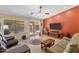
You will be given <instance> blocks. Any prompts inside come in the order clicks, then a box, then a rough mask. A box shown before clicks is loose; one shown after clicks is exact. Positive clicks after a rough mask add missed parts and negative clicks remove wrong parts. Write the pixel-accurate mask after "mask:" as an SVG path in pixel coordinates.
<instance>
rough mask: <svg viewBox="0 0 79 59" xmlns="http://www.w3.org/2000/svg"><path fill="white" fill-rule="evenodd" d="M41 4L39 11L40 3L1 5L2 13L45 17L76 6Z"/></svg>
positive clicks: (0, 11)
mask: <svg viewBox="0 0 79 59" xmlns="http://www.w3.org/2000/svg"><path fill="white" fill-rule="evenodd" d="M41 6H42V8H41V12H39V11H40V5H0V13H4V14H8V15H15V16H23V17H34V18H37V19H44V18H48V17H51V16H54V15H56V14H58V13H60V12H63V11H65V10H68V9H70V8H72V7H74V6H73V5H41ZM45 13H48V14H45Z"/></svg>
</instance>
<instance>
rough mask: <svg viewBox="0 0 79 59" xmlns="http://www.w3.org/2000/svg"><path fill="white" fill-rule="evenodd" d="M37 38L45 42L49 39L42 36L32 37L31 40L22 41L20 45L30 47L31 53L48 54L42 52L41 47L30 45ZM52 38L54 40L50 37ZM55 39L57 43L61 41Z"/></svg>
mask: <svg viewBox="0 0 79 59" xmlns="http://www.w3.org/2000/svg"><path fill="white" fill-rule="evenodd" d="M35 38H36V39H40V40H41V41H43V40H45V39H47V38H49V37H48V36H45V35H42V36H39V35H35V36H32V37H30V38H29V39H26V40H22V41H20V43H24V44H26V45H28V46H29V47H30V49H31V53H46V52H45V51H43V50H41V45H32V44H31V43H30V40H32V39H35ZM50 38H52V37H50ZM53 39H55V42H58V41H59V40H60V39H57V38H53Z"/></svg>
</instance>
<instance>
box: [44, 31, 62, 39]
mask: <svg viewBox="0 0 79 59" xmlns="http://www.w3.org/2000/svg"><path fill="white" fill-rule="evenodd" d="M43 34H45V35H48V36H51V37H56V38H62V37H63V34H62V33H59V32H58V31H51V32H46V33H45V32H43Z"/></svg>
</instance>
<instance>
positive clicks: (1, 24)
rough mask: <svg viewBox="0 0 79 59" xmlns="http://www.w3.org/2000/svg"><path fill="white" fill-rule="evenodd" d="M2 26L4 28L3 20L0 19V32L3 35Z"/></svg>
mask: <svg viewBox="0 0 79 59" xmlns="http://www.w3.org/2000/svg"><path fill="white" fill-rule="evenodd" d="M3 26H4V18H3V17H0V32H1V33H2V34H4V30H3Z"/></svg>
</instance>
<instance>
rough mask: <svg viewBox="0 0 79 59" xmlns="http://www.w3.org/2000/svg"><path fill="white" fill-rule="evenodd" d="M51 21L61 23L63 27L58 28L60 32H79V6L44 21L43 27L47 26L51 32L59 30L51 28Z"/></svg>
mask: <svg viewBox="0 0 79 59" xmlns="http://www.w3.org/2000/svg"><path fill="white" fill-rule="evenodd" d="M50 23H61V25H62V29H61V30H58V32H61V33H63V34H67V33H70V34H71V35H72V34H74V33H77V32H79V6H76V7H74V8H71V9H69V10H66V11H64V12H62V13H60V14H57V15H55V16H52V17H50V18H48V19H45V20H44V21H43V28H47V29H48V30H49V32H51V31H57V30H53V29H50V27H49V25H50Z"/></svg>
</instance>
